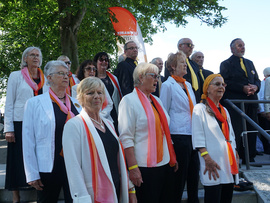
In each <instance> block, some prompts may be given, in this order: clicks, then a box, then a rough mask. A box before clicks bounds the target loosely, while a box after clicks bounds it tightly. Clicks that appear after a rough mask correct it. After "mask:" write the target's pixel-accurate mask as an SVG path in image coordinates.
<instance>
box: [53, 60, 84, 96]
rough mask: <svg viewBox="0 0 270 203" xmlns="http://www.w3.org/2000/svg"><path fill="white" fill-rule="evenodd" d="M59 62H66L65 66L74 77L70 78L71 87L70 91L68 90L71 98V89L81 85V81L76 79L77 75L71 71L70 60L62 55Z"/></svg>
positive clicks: (69, 87)
mask: <svg viewBox="0 0 270 203" xmlns="http://www.w3.org/2000/svg"><path fill="white" fill-rule="evenodd" d="M57 60H59V61H64V62H65V64H66V65H67V67H68V70H69V74H70V76H72V77H69V86H68V89H67V93H68V94H69V95H70V96H71V88H72V87H73V86H74V85H76V84H79V83H80V80H79V79H78V78H77V77H76V75H75V74H72V72H71V71H70V67H71V61H70V59H69V58H68V57H67V56H65V55H61V56H59V57H58V58H57Z"/></svg>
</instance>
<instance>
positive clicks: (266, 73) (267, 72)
mask: <svg viewBox="0 0 270 203" xmlns="http://www.w3.org/2000/svg"><path fill="white" fill-rule="evenodd" d="M263 75H264V77H268V76H270V67H267V68H265V69H264V70H263Z"/></svg>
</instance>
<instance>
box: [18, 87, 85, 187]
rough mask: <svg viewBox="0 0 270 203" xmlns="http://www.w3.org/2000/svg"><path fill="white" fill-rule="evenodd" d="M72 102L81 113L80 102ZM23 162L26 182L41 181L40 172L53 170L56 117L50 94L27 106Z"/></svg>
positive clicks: (24, 122) (24, 121)
mask: <svg viewBox="0 0 270 203" xmlns="http://www.w3.org/2000/svg"><path fill="white" fill-rule="evenodd" d="M70 98H71V102H72V103H73V104H74V106H75V107H76V109H77V111H78V112H80V111H81V109H82V108H81V106H80V105H79V103H78V101H77V100H76V99H74V98H72V97H70ZM22 143H23V160H24V168H25V174H26V181H27V182H30V181H34V180H38V179H40V176H39V172H45V173H50V172H51V171H52V169H53V162H54V150H55V149H54V147H55V115H54V110H53V104H52V100H51V98H50V94H49V92H46V93H44V94H42V95H39V96H36V97H33V98H31V99H29V100H28V101H27V103H26V104H25V112H24V118H23V129H22Z"/></svg>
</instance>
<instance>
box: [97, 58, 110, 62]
mask: <svg viewBox="0 0 270 203" xmlns="http://www.w3.org/2000/svg"><path fill="white" fill-rule="evenodd" d="M98 60H99V61H100V62H103V61H105V62H108V61H109V59H108V58H99V59H98Z"/></svg>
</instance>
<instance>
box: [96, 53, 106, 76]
mask: <svg viewBox="0 0 270 203" xmlns="http://www.w3.org/2000/svg"><path fill="white" fill-rule="evenodd" d="M108 65H109V59H108V57H107V56H106V55H103V56H100V57H99V58H98V60H97V71H98V73H103V72H105V71H106V70H107V68H108Z"/></svg>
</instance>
